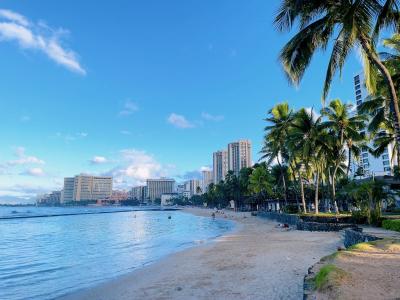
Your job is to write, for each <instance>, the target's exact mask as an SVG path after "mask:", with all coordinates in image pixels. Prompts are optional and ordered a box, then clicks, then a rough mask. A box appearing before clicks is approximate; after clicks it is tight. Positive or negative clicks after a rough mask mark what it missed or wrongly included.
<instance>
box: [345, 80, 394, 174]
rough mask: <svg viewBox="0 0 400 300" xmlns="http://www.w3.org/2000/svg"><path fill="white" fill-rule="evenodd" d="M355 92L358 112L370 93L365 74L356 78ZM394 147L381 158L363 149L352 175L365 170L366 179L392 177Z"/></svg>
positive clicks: (352, 167) (390, 147) (389, 147)
mask: <svg viewBox="0 0 400 300" xmlns="http://www.w3.org/2000/svg"><path fill="white" fill-rule="evenodd" d="M354 91H355V99H356V104H357V112H358V107H359V105H361V104H362V103H363V102H364V101H365V100H366V98H367V97H368V96H369V93H368V91H367V89H366V86H365V79H364V74H363V73H360V74H357V75H356V76H354ZM357 112H356V113H357ZM361 133H362V134H365V135H367V134H368V132H367V131H366V130H363V131H361ZM382 133H383V132H382ZM369 146H370V147H371V148H373V141H371V142H370V144H369ZM393 146H394V145H393V144H390V145H389V146H388V147H387V148H386V149H385V152H384V153H383V154H382V155H380V156H379V157H374V156H373V155H372V154H371V153H369V152H368V149H367V148H363V149H362V152H361V157H360V158H359V159H358V160H356V159H354V158H353V163H352V166H351V168H350V169H351V172H352V174H353V175H354V174H355V173H356V172H357V170H358V169H360V168H361V170H363V173H364V176H363V177H364V178H366V177H370V176H373V175H375V176H383V175H392V171H393V167H394V164H395V163H396V160H395V159H392V153H393Z"/></svg>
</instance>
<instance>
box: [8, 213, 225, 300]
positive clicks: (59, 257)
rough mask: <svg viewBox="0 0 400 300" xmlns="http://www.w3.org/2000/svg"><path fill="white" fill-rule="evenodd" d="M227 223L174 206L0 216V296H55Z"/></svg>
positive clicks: (172, 249)
mask: <svg viewBox="0 0 400 300" xmlns="http://www.w3.org/2000/svg"><path fill="white" fill-rule="evenodd" d="M7 209H8V213H7V214H6V213H5V212H4V210H5V208H4V207H0V216H6V215H7V216H8V215H9V213H10V209H9V208H7ZM74 209H75V210H78V211H77V212H79V209H81V210H87V209H88V208H74ZM90 209H91V208H89V210H90ZM110 209H115V208H110ZM2 210H3V212H2V213H1V211H2ZM12 210H15V211H22V210H31V211H32V210H35V208H32V207H25V208H21V207H17V208H15V207H14V208H12V209H11V211H12ZM47 210H49V211H50V212H49V211H47V212H46V214H51V213H54V211H52V208H47ZM56 210H57V213H60V210H61V213H62V211H65V210H67V211H68V208H65V209H63V208H57V209H56ZM103 210H104V208H103ZM68 212H70V210H69V211H68ZM11 213H12V214H16V213H15V212H11ZM35 213H36V215H37V214H38V212H37V211H36V212H35ZM169 216H171V219H169V218H168V217H169ZM232 227H233V223H232V222H230V221H227V220H213V219H211V218H204V217H198V216H193V215H190V214H186V213H183V212H179V211H172V212H166V211H126V212H119V213H110V214H86V215H71V216H56V217H48V218H27V219H18V218H17V219H0V299H10V300H13V299H53V298H56V297H58V296H61V295H64V294H67V293H70V292H73V291H75V290H79V289H82V288H87V287H90V286H93V285H95V284H97V283H99V282H102V281H105V280H107V279H111V278H114V277H116V276H118V275H122V274H126V273H128V272H130V271H132V270H134V269H136V268H140V267H142V266H144V265H147V264H149V263H151V262H153V261H155V260H157V259H160V258H161V257H163V256H166V255H168V254H170V253H173V252H176V251H178V250H182V249H184V248H187V247H190V246H193V245H194V244H196V243H199V242H201V241H207V240H211V239H213V238H215V237H217V236H219V235H221V234H223V233H225V232H227V231H229V230H231V229H232Z"/></svg>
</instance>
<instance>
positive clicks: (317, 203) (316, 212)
mask: <svg viewBox="0 0 400 300" xmlns="http://www.w3.org/2000/svg"><path fill="white" fill-rule="evenodd" d="M318 187H319V171H317V176H316V179H315V214H317V215H318V213H319V210H318V205H319V202H318Z"/></svg>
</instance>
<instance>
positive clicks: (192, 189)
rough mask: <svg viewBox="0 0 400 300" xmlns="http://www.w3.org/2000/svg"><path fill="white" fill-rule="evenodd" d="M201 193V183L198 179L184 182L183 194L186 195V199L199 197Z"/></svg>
mask: <svg viewBox="0 0 400 300" xmlns="http://www.w3.org/2000/svg"><path fill="white" fill-rule="evenodd" d="M201 191H202V188H201V181H200V180H198V179H191V180H189V181H186V182H185V193H186V195H188V196H189V197H188V198H191V197H193V196H194V195H200V194H201Z"/></svg>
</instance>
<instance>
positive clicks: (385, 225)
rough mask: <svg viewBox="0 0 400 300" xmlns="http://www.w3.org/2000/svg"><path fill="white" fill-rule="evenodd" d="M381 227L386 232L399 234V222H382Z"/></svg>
mask: <svg viewBox="0 0 400 300" xmlns="http://www.w3.org/2000/svg"><path fill="white" fill-rule="evenodd" d="M382 227H383V228H385V229H388V230H394V231H399V232H400V220H383V222H382Z"/></svg>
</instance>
